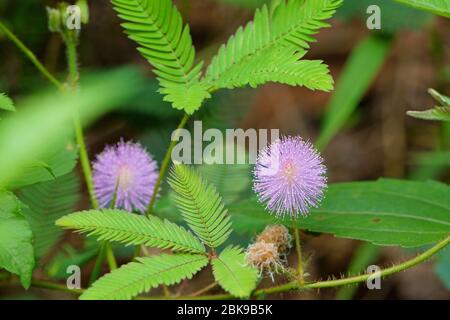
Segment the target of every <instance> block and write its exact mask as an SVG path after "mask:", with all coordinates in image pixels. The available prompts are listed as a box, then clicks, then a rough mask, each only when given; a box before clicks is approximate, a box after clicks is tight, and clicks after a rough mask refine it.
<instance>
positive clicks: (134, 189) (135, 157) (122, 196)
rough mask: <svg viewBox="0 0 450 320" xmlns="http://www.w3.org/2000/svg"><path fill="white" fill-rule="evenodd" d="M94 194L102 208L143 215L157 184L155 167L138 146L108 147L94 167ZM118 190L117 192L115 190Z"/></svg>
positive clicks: (145, 152)
mask: <svg viewBox="0 0 450 320" xmlns="http://www.w3.org/2000/svg"><path fill="white" fill-rule="evenodd" d="M93 168H94V174H93V179H94V187H95V194H96V196H97V199H98V201H99V204H100V206H101V207H102V208H108V207H111V203H112V201H113V198H114V194H115V193H116V201H115V205H114V207H115V208H120V209H125V210H126V211H130V212H132V211H134V210H135V211H139V212H145V210H146V208H147V206H148V204H149V202H150V199H151V197H152V194H153V191H154V189H155V185H156V181H157V180H158V165H157V163H156V161H154V160H153V158H152V156H151V155H150V154H149V153H148V152H147V151H146V150H145V149H144V148H143V147H142V146H141V145H140V144H138V143H133V142H124V141H123V140H121V141H120V142H119V143H117V145H114V146H108V147H106V148H105V150H104V151H103V152H102V153H100V154H99V155H98V156H97V159H96V160H95V162H94V164H93ZM116 189H117V191H116Z"/></svg>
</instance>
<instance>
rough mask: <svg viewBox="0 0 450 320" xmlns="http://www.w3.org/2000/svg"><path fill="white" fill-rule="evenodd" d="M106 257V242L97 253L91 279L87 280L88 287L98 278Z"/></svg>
mask: <svg viewBox="0 0 450 320" xmlns="http://www.w3.org/2000/svg"><path fill="white" fill-rule="evenodd" d="M105 257H106V242H103V243H102V244H101V246H100V250H99V252H98V256H97V260H95V265H94V269H92V272H91V277H90V279H89V285H91V284H92V283H94V282H95V280H97V279H98V277H99V276H100V272H101V269H102V265H103V261H104V260H105Z"/></svg>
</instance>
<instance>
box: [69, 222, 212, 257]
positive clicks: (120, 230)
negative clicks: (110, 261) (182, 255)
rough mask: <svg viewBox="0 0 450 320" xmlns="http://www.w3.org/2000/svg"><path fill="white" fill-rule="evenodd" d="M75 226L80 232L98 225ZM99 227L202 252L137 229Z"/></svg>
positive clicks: (90, 230)
mask: <svg viewBox="0 0 450 320" xmlns="http://www.w3.org/2000/svg"><path fill="white" fill-rule="evenodd" d="M71 228H72V226H71ZM76 228H77V229H81V228H82V229H83V232H82V233H88V232H92V231H96V230H99V226H98V225H85V226H80V225H78V226H76ZM101 228H102V229H106V230H108V231H113V232H121V233H127V232H131V233H133V234H135V235H136V236H137V237H138V236H142V237H146V238H150V239H156V240H159V241H161V242H166V243H169V244H171V247H172V248H173V247H183V248H185V250H187V251H188V252H192V253H198V254H203V253H204V252H203V251H199V250H198V249H196V248H191V247H187V246H186V245H185V244H180V243H178V242H175V241H173V240H167V239H163V238H159V237H157V236H154V235H149V234H148V233H142V232H139V231H130V230H128V231H124V230H123V229H118V228H114V227H107V226H101ZM174 250H175V251H180V250H179V249H178V250H177V249H174Z"/></svg>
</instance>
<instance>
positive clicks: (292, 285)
mask: <svg viewBox="0 0 450 320" xmlns="http://www.w3.org/2000/svg"><path fill="white" fill-rule="evenodd" d="M449 243H450V235H449V236H447V238H445V239H443V240H442V241H440V242H438V243H437V244H436V245H434V246H433V247H431V248H430V249H428V250H426V251H424V252H423V253H421V254H419V255H417V256H416V257H414V258H412V259H410V260H407V261H405V262H403V263H400V264H397V265H394V266H392V267H390V268H386V269H383V270H381V271H380V273H379V276H380V277H386V276H389V275H392V274H395V273H398V272H401V271H404V270H407V269H409V268H412V267H414V266H416V265H418V264H420V263H422V262H424V261H426V260H428V259H430V258H431V257H432V256H433V255H435V254H436V253H437V252H439V251H440V250H442V249H444V248H445V247H446V246H447V245H448V244H449ZM369 277H373V274H372V273H370V274H363V275H360V276H354V277H348V278H343V279H338V280H327V281H318V282H312V283H305V284H303V285H302V284H299V282H298V281H292V282H289V283H286V284H283V285H279V286H274V287H271V288H265V289H259V290H255V291H254V292H253V293H252V295H251V296H252V297H257V296H262V295H268V294H275V293H282V292H288V291H293V290H303V289H321V288H332V287H340V286H345V285H351V284H356V283H360V282H364V281H367V280H368V279H369ZM141 299H146V300H147V299H150V300H155V299H161V297H142V298H141ZM163 299H164V298H163ZM176 299H179V300H186V299H188V300H189V299H199V300H227V299H233V296H232V295H230V294H219V295H209V296H200V297H190V296H180V297H176Z"/></svg>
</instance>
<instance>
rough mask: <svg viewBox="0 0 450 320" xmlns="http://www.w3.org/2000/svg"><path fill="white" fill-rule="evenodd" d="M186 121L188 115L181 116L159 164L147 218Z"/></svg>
mask: <svg viewBox="0 0 450 320" xmlns="http://www.w3.org/2000/svg"><path fill="white" fill-rule="evenodd" d="M188 119H189V115H188V114H185V115H184V116H183V118H182V119H181V122H180V124H179V125H178V127H177V129H176V131H175V135H174V137H173V139H172V141H171V142H170V146H169V149H167V153H166V156H165V157H164V160H163V162H162V164H161V169H160V170H159V176H158V180H157V181H156V185H155V189H154V191H153V194H152V198H151V199H150V203H149V205H148V209H147V213H146V214H147V216H150V215H151V214H152V211H153V206H154V205H155V201H156V197H157V195H158V191H159V188H160V187H161V183H162V181H163V179H164V176H165V174H166V172H167V169H168V167H169V164H170V157H171V156H172V151H173V149H174V148H175V145H176V144H177V140H178V138H179V137H180V130H181V129H183V128H184V126H185V125H186V123H187V121H188Z"/></svg>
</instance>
